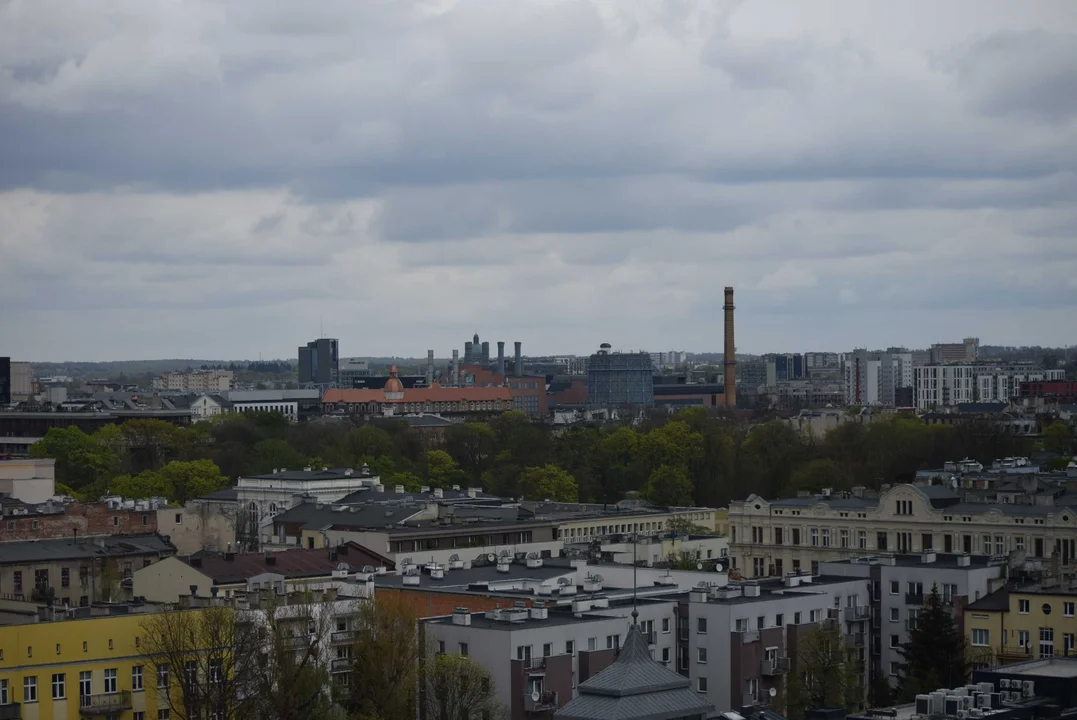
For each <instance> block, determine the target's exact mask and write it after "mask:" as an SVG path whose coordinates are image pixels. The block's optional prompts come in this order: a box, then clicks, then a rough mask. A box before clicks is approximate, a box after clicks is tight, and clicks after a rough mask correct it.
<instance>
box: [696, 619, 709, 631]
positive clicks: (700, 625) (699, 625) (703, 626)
mask: <svg viewBox="0 0 1077 720" xmlns="http://www.w3.org/2000/svg"><path fill="white" fill-rule="evenodd" d="M696 632H697V633H699V634H700V635H706V634H707V618H696Z"/></svg>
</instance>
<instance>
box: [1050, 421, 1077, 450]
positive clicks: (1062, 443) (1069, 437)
mask: <svg viewBox="0 0 1077 720" xmlns="http://www.w3.org/2000/svg"><path fill="white" fill-rule="evenodd" d="M1043 449H1044V450H1047V451H1049V452H1056V453H1058V454H1059V455H1066V456H1069V455H1070V453H1071V452H1072V451H1073V433H1072V432H1071V431H1070V428H1069V425H1066V424H1065V423H1064V422H1060V421H1056V422H1053V423H1051V424H1050V425H1048V426H1047V427H1046V428H1045V429H1044V431H1043Z"/></svg>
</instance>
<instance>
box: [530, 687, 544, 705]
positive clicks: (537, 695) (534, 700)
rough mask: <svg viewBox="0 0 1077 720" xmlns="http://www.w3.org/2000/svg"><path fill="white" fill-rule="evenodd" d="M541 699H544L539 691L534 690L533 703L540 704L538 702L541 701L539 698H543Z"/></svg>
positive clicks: (532, 692)
mask: <svg viewBox="0 0 1077 720" xmlns="http://www.w3.org/2000/svg"><path fill="white" fill-rule="evenodd" d="M541 697H542V696H541V695H539V691H538V690H532V691H531V702H538V701H539V698H541Z"/></svg>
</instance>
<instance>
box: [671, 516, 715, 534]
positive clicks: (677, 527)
mask: <svg viewBox="0 0 1077 720" xmlns="http://www.w3.org/2000/svg"><path fill="white" fill-rule="evenodd" d="M666 529H667V530H669V531H670V532H671V533H676V534H677V535H718V534H720V533H716V532H714V528H708V527H704V526H702V525H697V524H696V523H694V522H692V521H691V520H689V519H688V518H687V517H684V516H683V515H678V516H676V517H674V518H672V519H671V520H670V521H669V522H667V523H666Z"/></svg>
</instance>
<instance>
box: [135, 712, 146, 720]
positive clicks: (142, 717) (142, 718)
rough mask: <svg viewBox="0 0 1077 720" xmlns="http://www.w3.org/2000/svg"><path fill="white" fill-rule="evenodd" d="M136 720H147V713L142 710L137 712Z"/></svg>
mask: <svg viewBox="0 0 1077 720" xmlns="http://www.w3.org/2000/svg"><path fill="white" fill-rule="evenodd" d="M134 720H146V713H144V712H142V711H141V710H135V715H134Z"/></svg>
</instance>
